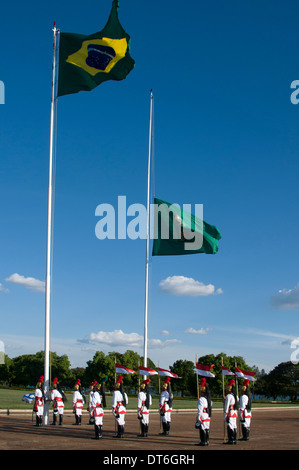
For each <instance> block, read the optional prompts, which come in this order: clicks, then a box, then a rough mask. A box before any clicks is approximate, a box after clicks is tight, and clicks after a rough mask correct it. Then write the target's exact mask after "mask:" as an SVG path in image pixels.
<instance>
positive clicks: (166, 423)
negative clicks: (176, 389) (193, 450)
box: [160, 377, 173, 436]
mask: <svg viewBox="0 0 299 470" xmlns="http://www.w3.org/2000/svg"><path fill="white" fill-rule="evenodd" d="M170 380H171V379H170V377H167V378H166V379H165V382H164V384H163V391H162V393H161V395H160V416H161V420H162V426H163V432H162V433H161V434H162V435H163V436H168V435H169V431H170V423H171V413H172V400H173V394H172V391H171V383H170Z"/></svg>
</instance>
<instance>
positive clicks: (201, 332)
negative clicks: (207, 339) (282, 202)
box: [185, 328, 209, 335]
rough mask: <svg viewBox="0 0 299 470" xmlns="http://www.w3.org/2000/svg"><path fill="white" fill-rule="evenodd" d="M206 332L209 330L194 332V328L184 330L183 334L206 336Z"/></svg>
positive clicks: (202, 329)
mask: <svg viewBox="0 0 299 470" xmlns="http://www.w3.org/2000/svg"><path fill="white" fill-rule="evenodd" d="M208 331H209V328H207V329H204V328H201V329H200V330H195V329H194V328H187V330H185V333H187V334H191V335H206V334H207V332H208Z"/></svg>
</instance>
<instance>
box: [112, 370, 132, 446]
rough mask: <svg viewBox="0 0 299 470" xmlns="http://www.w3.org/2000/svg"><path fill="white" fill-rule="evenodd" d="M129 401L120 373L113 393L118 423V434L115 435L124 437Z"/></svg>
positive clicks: (114, 413) (114, 409) (113, 410)
mask: <svg viewBox="0 0 299 470" xmlns="http://www.w3.org/2000/svg"><path fill="white" fill-rule="evenodd" d="M127 403H128V396H127V394H126V393H125V392H124V389H123V383H122V375H120V376H119V377H118V379H117V382H116V384H115V389H114V392H113V395H112V413H113V416H114V418H115V421H116V423H117V434H116V436H114V437H117V438H123V437H124V432H125V416H126V412H127V409H126V406H127Z"/></svg>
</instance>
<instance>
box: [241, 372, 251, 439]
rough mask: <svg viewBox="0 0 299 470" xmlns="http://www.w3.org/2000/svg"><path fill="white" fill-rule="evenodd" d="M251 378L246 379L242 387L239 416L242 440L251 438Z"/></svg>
mask: <svg viewBox="0 0 299 470" xmlns="http://www.w3.org/2000/svg"><path fill="white" fill-rule="evenodd" d="M248 385H249V380H248V379H245V380H244V382H243V385H242V389H241V393H242V394H241V397H240V409H239V418H240V423H241V429H242V439H240V440H241V441H248V440H249V433H250V425H251V418H252V415H251V395H250V391H249V387H248Z"/></svg>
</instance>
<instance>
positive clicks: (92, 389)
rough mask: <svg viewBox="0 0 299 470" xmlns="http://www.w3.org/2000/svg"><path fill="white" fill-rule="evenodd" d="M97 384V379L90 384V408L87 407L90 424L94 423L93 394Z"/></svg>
mask: <svg viewBox="0 0 299 470" xmlns="http://www.w3.org/2000/svg"><path fill="white" fill-rule="evenodd" d="M96 384H97V381H96V380H95V381H94V382H92V383H91V384H90V391H89V394H88V408H87V411H88V413H89V423H88V424H94V416H93V408H92V400H93V394H94V390H95V386H96Z"/></svg>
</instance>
